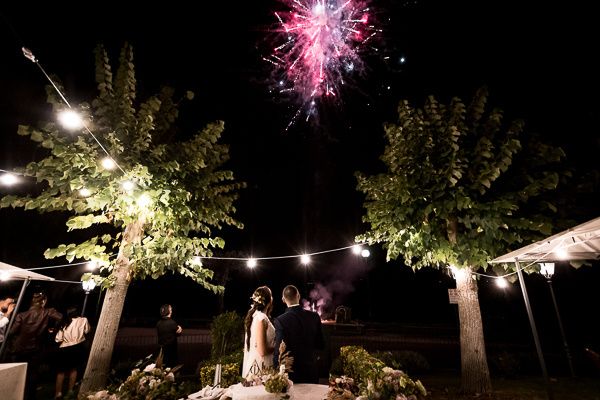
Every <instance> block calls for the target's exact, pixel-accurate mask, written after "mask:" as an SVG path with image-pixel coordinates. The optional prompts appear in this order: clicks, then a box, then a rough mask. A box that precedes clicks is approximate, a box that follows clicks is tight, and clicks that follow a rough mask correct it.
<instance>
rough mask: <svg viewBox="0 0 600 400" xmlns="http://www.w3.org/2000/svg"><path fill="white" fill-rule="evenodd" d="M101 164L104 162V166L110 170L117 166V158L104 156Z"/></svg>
mask: <svg viewBox="0 0 600 400" xmlns="http://www.w3.org/2000/svg"><path fill="white" fill-rule="evenodd" d="M100 164H102V168H104V169H108V170H113V169H115V167H116V166H117V163H115V160H113V159H112V158H111V157H105V158H103V159H102V161H101V162H100Z"/></svg>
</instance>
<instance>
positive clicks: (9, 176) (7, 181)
mask: <svg viewBox="0 0 600 400" xmlns="http://www.w3.org/2000/svg"><path fill="white" fill-rule="evenodd" d="M0 182H1V183H2V184H3V185H5V186H12V185H14V184H15V183H18V182H19V178H17V176H16V175H15V174H13V173H11V172H4V173H3V174H2V175H0Z"/></svg>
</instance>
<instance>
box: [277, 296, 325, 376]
mask: <svg viewBox="0 0 600 400" xmlns="http://www.w3.org/2000/svg"><path fill="white" fill-rule="evenodd" d="M282 300H283V302H284V303H285V304H286V306H287V309H286V311H285V312H284V313H283V314H281V315H280V316H279V317H277V318H275V321H274V325H275V352H274V354H273V365H274V366H275V367H277V366H278V364H279V345H280V344H281V342H282V341H283V342H285V345H286V350H287V351H289V352H290V355H291V356H292V357H294V365H293V372H291V373H290V374H289V377H290V379H291V380H292V381H293V382H294V383H319V371H318V369H317V357H316V354H315V351H316V350H321V349H323V346H324V343H323V333H322V329H321V317H319V314H317V313H316V312H313V311H308V310H304V309H302V307H300V292H299V291H298V288H296V286H293V285H288V286H286V287H285V289H283V298H282Z"/></svg>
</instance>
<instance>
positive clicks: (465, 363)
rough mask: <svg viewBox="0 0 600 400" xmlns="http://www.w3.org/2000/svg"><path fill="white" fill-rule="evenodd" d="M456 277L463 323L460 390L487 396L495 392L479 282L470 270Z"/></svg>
mask: <svg viewBox="0 0 600 400" xmlns="http://www.w3.org/2000/svg"><path fill="white" fill-rule="evenodd" d="M455 275H456V289H457V292H458V318H459V321H460V363H461V372H462V373H461V390H462V391H463V392H464V393H469V394H475V393H488V392H490V391H491V390H492V382H491V380H490V372H489V370H488V365H487V357H486V354H485V341H484V339H483V324H482V322H481V311H480V309H479V297H478V295H477V281H475V280H474V279H473V278H472V270H471V268H463V269H459V270H457V271H456V273H455Z"/></svg>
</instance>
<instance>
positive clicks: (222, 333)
mask: <svg viewBox="0 0 600 400" xmlns="http://www.w3.org/2000/svg"><path fill="white" fill-rule="evenodd" d="M243 333H244V322H243V320H242V318H241V317H240V316H239V315H238V314H236V313H235V312H233V311H228V312H225V313H223V314H219V315H217V316H216V317H215V318H214V319H213V322H212V324H211V327H210V336H211V339H212V349H211V357H212V359H213V360H218V359H219V358H221V357H223V356H226V355H228V354H231V353H235V352H236V351H238V350H242V348H243V342H244V340H243Z"/></svg>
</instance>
